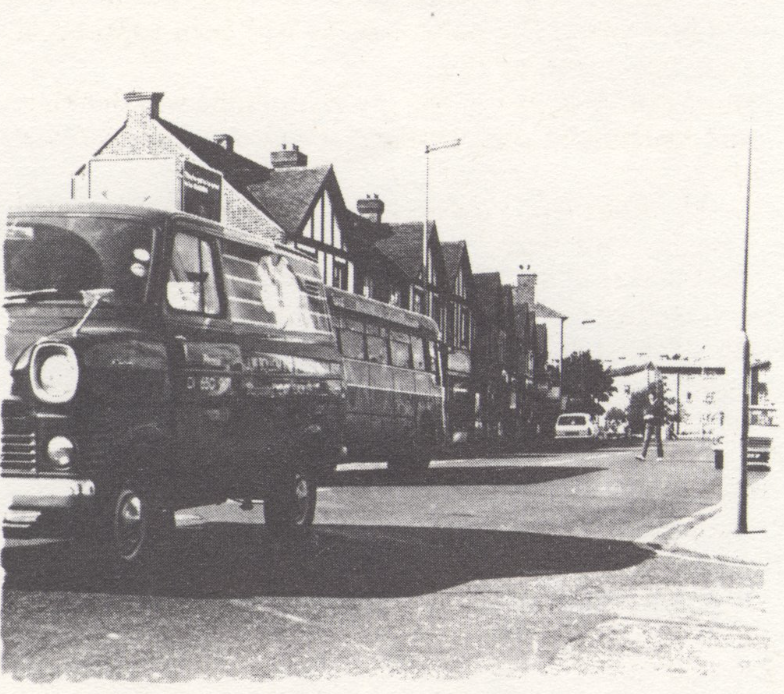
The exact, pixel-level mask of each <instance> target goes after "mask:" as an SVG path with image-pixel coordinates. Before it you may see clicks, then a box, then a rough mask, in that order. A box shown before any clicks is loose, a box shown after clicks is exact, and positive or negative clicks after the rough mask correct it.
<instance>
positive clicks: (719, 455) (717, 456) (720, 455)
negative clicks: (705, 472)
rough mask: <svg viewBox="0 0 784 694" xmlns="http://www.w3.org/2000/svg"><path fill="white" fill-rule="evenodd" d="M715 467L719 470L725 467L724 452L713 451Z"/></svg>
mask: <svg viewBox="0 0 784 694" xmlns="http://www.w3.org/2000/svg"><path fill="white" fill-rule="evenodd" d="M713 467H715V468H716V469H717V470H721V469H722V468H723V467H724V451H713Z"/></svg>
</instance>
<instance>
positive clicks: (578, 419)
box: [555, 412, 599, 441]
mask: <svg viewBox="0 0 784 694" xmlns="http://www.w3.org/2000/svg"><path fill="white" fill-rule="evenodd" d="M598 438H599V422H598V421H597V420H596V417H594V416H593V415H590V414H587V413H585V412H569V413H568V414H562V415H560V416H559V417H558V419H557V421H556V422H555V439H556V441H596V440H598Z"/></svg>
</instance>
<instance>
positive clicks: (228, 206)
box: [71, 92, 390, 291]
mask: <svg viewBox="0 0 784 694" xmlns="http://www.w3.org/2000/svg"><path fill="white" fill-rule="evenodd" d="M163 96H164V95H163V93H161V92H129V93H127V94H125V96H124V98H125V101H126V104H127V116H126V120H125V122H124V123H123V124H122V126H121V127H120V128H119V129H118V130H117V131H116V132H115V133H114V134H113V135H112V136H111V137H110V138H109V140H107V141H106V142H105V143H104V144H103V145H101V147H99V148H98V150H97V151H96V152H95V154H94V155H93V156H92V157H91V158H90V159H89V160H88V161H87V162H86V163H85V164H83V165H82V166H81V167H80V168H79V169H78V170H77V171H76V173H75V174H74V176H73V178H72V183H71V197H73V198H74V199H77V200H104V199H105V200H111V201H114V202H128V203H134V204H149V205H151V206H155V207H162V208H164V209H176V210H183V211H185V212H190V213H192V214H197V215H200V216H202V217H206V218H208V219H213V220H215V221H220V222H222V223H225V224H227V225H229V226H233V227H237V228H240V229H243V230H245V231H249V232H251V233H258V234H261V235H262V236H264V237H266V238H268V239H271V240H273V241H277V242H281V243H287V244H291V245H294V246H296V247H298V248H300V249H302V250H304V251H306V252H308V253H310V254H312V255H313V257H314V259H316V260H317V261H318V264H319V268H320V269H321V274H322V277H323V279H324V281H325V283H327V284H329V285H332V286H337V287H340V288H342V289H349V290H352V291H353V290H354V289H355V285H356V284H357V281H358V280H357V277H356V270H355V262H356V259H357V258H359V259H360V260H361V259H363V258H365V257H367V255H368V248H369V247H370V246H372V244H373V243H374V242H375V241H377V240H378V239H381V238H384V237H385V236H388V235H389V234H390V231H389V229H388V227H386V226H385V225H384V224H383V223H382V222H381V215H380V212H377V209H378V208H379V206H380V209H381V211H382V212H383V202H381V201H380V200H378V201H377V202H375V203H373V204H371V205H370V206H369V207H370V208H371V210H370V212H366V213H365V214H362V213H361V210H360V213H355V212H352V211H351V210H349V209H348V208H347V207H346V204H345V202H344V199H343V195H342V193H341V191H340V186H339V185H338V181H337V177H336V175H335V171H334V169H333V167H332V166H319V167H308V157H307V155H306V154H305V153H304V152H302V151H300V149H299V147H298V146H297V145H291V147H288V146H287V145H282V147H281V149H280V150H278V151H275V152H272V153H271V154H270V163H271V166H264V165H262V164H259V163H258V162H256V161H253V160H252V159H250V158H248V157H246V156H243V155H241V154H239V152H237V151H236V148H235V140H234V137H232V136H231V135H229V134H226V133H223V134H219V135H215V136H214V137H213V138H212V139H207V138H205V137H202V136H200V135H196V134H195V133H192V132H190V131H188V130H186V129H184V128H182V127H180V126H179V125H175V124H174V123H171V122H170V121H168V120H166V119H164V118H162V117H161V115H160V103H161V100H162V99H163Z"/></svg>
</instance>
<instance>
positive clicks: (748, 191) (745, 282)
mask: <svg viewBox="0 0 784 694" xmlns="http://www.w3.org/2000/svg"><path fill="white" fill-rule="evenodd" d="M751 138H752V131H751V130H749V169H748V172H747V174H746V234H745V237H744V239H743V305H742V310H741V318H740V329H741V332H744V333H745V332H746V297H747V296H748V288H749V218H750V216H751V214H750V213H751V142H752V140H751Z"/></svg>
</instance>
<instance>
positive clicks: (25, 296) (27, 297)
mask: <svg viewBox="0 0 784 694" xmlns="http://www.w3.org/2000/svg"><path fill="white" fill-rule="evenodd" d="M55 296H67V297H74V298H78V297H79V294H77V293H76V292H73V291H67V290H65V289H57V288H56V287H49V288H48V289H33V290H31V291H29V292H12V293H11V294H5V295H4V296H3V303H4V304H5V303H6V302H9V301H18V300H23V301H34V300H36V299H48V298H50V297H55Z"/></svg>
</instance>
